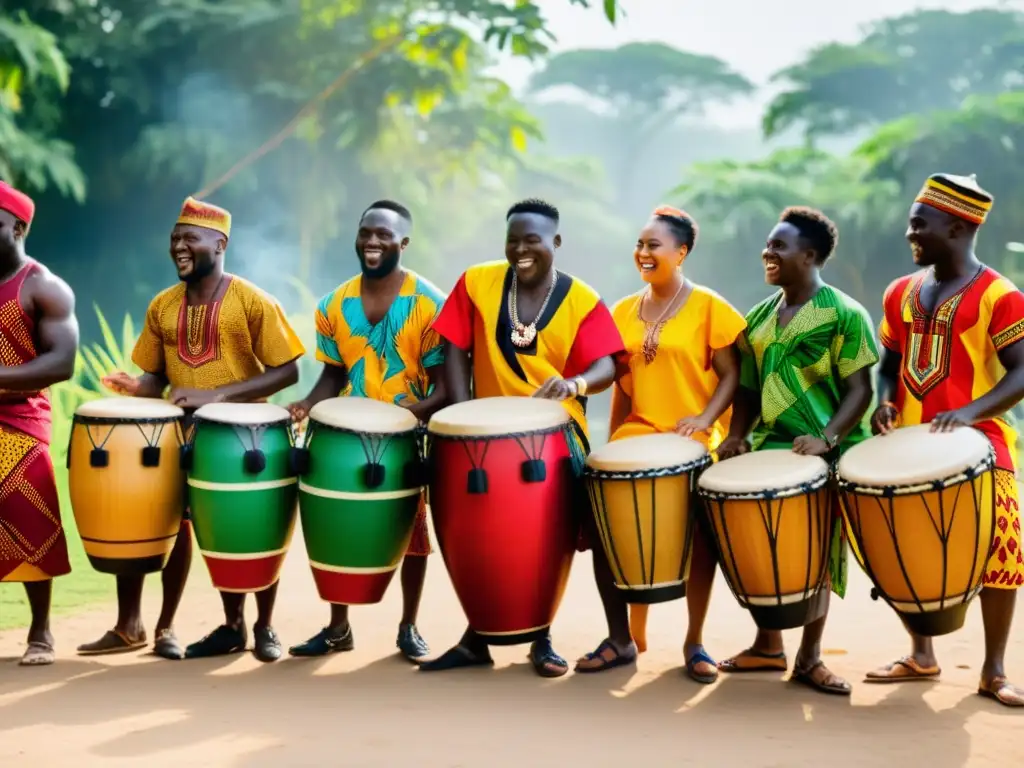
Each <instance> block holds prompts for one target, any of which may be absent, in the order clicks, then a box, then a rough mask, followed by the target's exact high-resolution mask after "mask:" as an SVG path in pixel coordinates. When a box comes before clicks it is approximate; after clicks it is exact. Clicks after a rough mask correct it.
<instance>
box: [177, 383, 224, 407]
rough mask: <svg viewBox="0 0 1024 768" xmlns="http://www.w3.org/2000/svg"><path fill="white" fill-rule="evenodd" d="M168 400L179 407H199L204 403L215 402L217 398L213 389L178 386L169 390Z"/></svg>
mask: <svg viewBox="0 0 1024 768" xmlns="http://www.w3.org/2000/svg"><path fill="white" fill-rule="evenodd" d="M168 400H170V401H171V402H172V403H174V405H176V406H178V407H179V408H201V407H203V406H204V405H208V404H210V403H215V402H217V401H218V398H217V392H216V390H213V389H189V388H188V387H179V388H177V389H172V390H171V394H170V397H168Z"/></svg>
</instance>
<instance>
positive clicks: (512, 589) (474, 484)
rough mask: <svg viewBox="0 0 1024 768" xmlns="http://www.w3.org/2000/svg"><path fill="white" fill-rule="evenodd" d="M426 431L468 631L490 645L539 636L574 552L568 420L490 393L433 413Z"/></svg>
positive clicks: (436, 499) (433, 486) (524, 400)
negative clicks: (492, 395)
mask: <svg viewBox="0 0 1024 768" xmlns="http://www.w3.org/2000/svg"><path fill="white" fill-rule="evenodd" d="M427 429H428V433H429V436H428V439H429V441H430V449H429V451H430V453H429V456H430V508H431V514H432V515H433V519H434V530H435V532H436V534H437V540H438V544H439V547H440V550H441V555H442V557H443V558H444V562H445V565H446V566H447V568H448V574H449V576H450V577H451V580H452V586H454V588H455V594H456V595H457V596H458V598H459V602H460V603H462V609H463V610H464V611H465V612H466V618H467V619H468V620H469V625H470V627H472V628H473V629H474V630H475V631H476V632H477V633H478V634H479V635H481V636H482V637H483V638H484V640H486V641H487V642H488V643H490V644H492V645H515V644H518V643H526V642H531V641H533V640H536V639H538V638H541V637H544V636H545V635H546V634H547V632H548V630H549V628H550V626H551V622H552V620H553V619H554V617H555V612H556V611H557V610H558V605H559V603H561V601H562V594H563V593H564V591H565V584H566V581H567V580H568V578H569V570H570V568H571V567H572V558H573V555H574V554H575V553H576V540H577V533H578V517H577V516H576V515H575V514H574V510H573V503H574V500H575V499H576V498H578V494H576V493H575V491H576V487H575V485H576V483H577V482H578V480H577V479H576V477H575V474H574V472H573V466H572V458H571V454H570V453H569V443H568V441H569V440H572V439H573V438H572V435H571V433H570V430H571V429H572V427H571V422H570V421H569V416H568V414H567V413H566V411H565V409H564V408H563V407H562V406H561V405H560V404H558V403H557V402H554V401H551V400H535V399H533V398H529V397H487V398H481V399H479V400H470V401H468V402H464V403H458V404H456V405H451V406H448V407H447V408H444V409H442V410H440V411H438V412H437V413H436V414H434V417H433V418H432V419H431V420H430V424H429V426H428V428H427Z"/></svg>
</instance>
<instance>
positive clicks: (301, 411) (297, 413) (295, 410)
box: [287, 400, 309, 424]
mask: <svg viewBox="0 0 1024 768" xmlns="http://www.w3.org/2000/svg"><path fill="white" fill-rule="evenodd" d="M287 408H288V413H290V414H291V415H292V421H293V422H295V423H296V424H298V423H299V422H302V421H305V420H306V417H307V416H309V403H307V402H306V401H305V400H299V401H298V402H295V403H292V404H291V405H289V406H287Z"/></svg>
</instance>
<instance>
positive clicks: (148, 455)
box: [142, 445, 160, 467]
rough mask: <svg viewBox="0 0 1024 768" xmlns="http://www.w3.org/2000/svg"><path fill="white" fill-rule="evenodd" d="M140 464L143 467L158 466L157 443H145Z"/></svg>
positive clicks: (158, 453) (158, 448)
mask: <svg viewBox="0 0 1024 768" xmlns="http://www.w3.org/2000/svg"><path fill="white" fill-rule="evenodd" d="M142 466H144V467H159V466H160V446H159V445H147V446H146V447H145V448H143V449H142Z"/></svg>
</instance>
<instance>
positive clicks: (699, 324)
mask: <svg viewBox="0 0 1024 768" xmlns="http://www.w3.org/2000/svg"><path fill="white" fill-rule="evenodd" d="M643 295H644V291H641V292H639V293H635V294H633V295H632V296H627V297H626V298H624V299H622V300H621V301H619V302H618V303H617V304H615V306H614V307H612V317H613V318H614V320H615V325H616V327H617V328H618V329H619V333H620V334H621V335H622V340H623V343H624V344H625V346H626V352H627V353H628V355H629V373H627V374H626V375H625V376H623V377H622V378H621V379H619V381H618V382H617V383H616V386H617V387H620V389H621V391H622V393H623V394H625V395H626V396H627V397H628V398H629V403H630V411H629V415H628V416H626V419H625V421H624V422H623V423H622V425H621V426H620V427H619V428H618V429H617V430H616V434H615V437H614V438H613V439H621V438H623V437H629V436H632V435H644V434H650V433H652V432H672V431H673V430H674V429H675V428H676V425H677V424H678V423H679V420H680V419H682V418H684V417H687V416H699V415H700V414H701V413H703V412H704V409H705V408H706V407H707V405H708V401H709V400H711V397H712V395H714V393H715V389H716V388H717V387H718V375H717V374H716V373H715V370H714V368H713V367H712V365H711V358H712V356H713V355H714V353H715V352H717V351H718V350H721V349H725V348H726V347H728V346H729V345H730V344H733V343H734V342H735V341H736V340H737V338H738V337H739V335H740V334H741V333H742V332H743V329H744V328H746V326H747V323H746V320H744V318H743V315H741V314H740V313H739V312H738V311H736V309H734V308H733V306H732V305H731V304H729V302H727V301H726V300H725V299H723V298H722V297H721V296H719V295H718V294H717V293H715V292H714V291H712V290H710V289H708V288H705V287H703V286H701V285H694V286H693V290H692V292H691V294H690V296H689V298H687V300H686V303H685V304H684V305H683V306H682V308H681V309H680V310H679V311H678V312H677V313H676V314H675V315H674V316H673V317H671V318H669V319H668V320H667V321H666V322H665V324H664V325H663V326H662V327H661V330H660V332H659V333H658V346H657V352H656V354H655V355H654V359H653V360H651V361H650V362H647V359H646V358H645V357H644V354H643V345H644V339H645V338H646V336H647V331H648V328H649V327H650V323H647V322H645V321H643V320H641V319H640V306H641V301H642V298H643ZM730 415H731V412H730V411H726V412H725V413H724V414H722V417H721V418H720V419H719V420H718V421H717V422H716V423H715V424H714V425H713V426H712V428H711V431H710V433H697V434H694V435H693V439H694V440H697V441H698V442H700V443H702V444H703V445H704V446H705V447H707V448H709V449H710V450H714V449H715V448H717V447H718V444H719V443H721V442H722V440H723V439H724V438H725V436H726V435H727V434H728V432H729V417H730Z"/></svg>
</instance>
